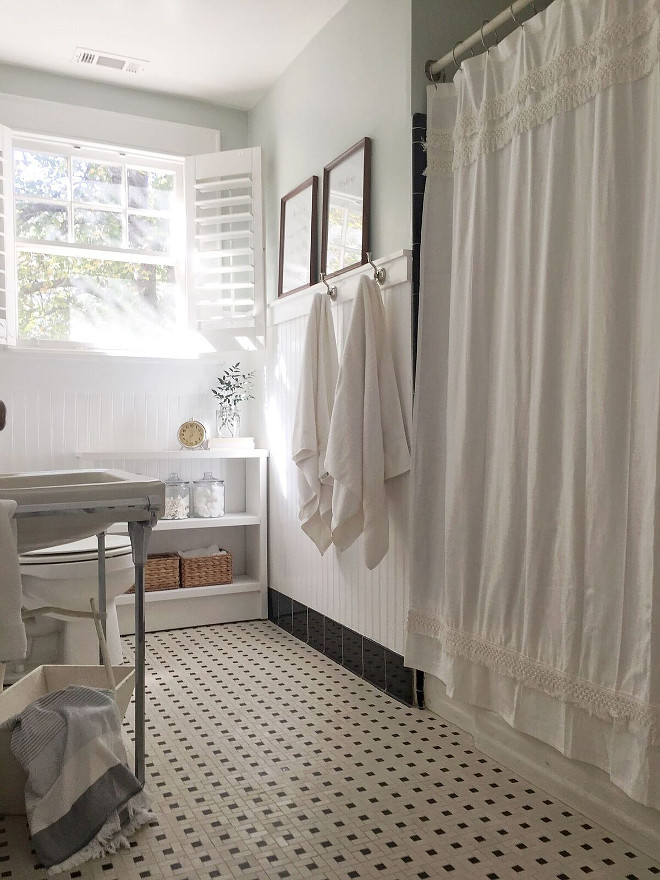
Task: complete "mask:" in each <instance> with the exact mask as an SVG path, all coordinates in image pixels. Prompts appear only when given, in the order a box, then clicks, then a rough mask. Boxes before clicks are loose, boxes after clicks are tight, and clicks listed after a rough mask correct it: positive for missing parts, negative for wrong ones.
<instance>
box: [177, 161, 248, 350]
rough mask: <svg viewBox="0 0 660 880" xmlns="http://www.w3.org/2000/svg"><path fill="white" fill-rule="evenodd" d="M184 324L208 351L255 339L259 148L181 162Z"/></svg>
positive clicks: (243, 344) (242, 346) (239, 345)
mask: <svg viewBox="0 0 660 880" xmlns="http://www.w3.org/2000/svg"><path fill="white" fill-rule="evenodd" d="M186 188H187V192H188V229H189V236H190V248H189V253H192V255H193V258H192V261H191V262H192V265H190V266H189V270H188V291H189V296H190V310H191V319H192V322H193V323H194V325H195V327H196V328H197V329H198V330H199V331H200V332H201V333H203V334H204V336H205V337H206V338H207V339H209V341H210V342H211V343H212V344H213V345H214V347H215V348H216V350H228V349H240V348H246V347H251V346H246V342H245V340H249V341H250V343H251V344H252V345H254V344H256V339H257V337H258V336H259V335H260V334H263V324H264V315H263V312H264V295H263V274H264V268H263V209H262V188H261V148H259V147H256V148H250V149H244V150H231V151H227V152H221V153H207V154H205V155H202V156H193V157H190V158H189V159H187V160H186Z"/></svg>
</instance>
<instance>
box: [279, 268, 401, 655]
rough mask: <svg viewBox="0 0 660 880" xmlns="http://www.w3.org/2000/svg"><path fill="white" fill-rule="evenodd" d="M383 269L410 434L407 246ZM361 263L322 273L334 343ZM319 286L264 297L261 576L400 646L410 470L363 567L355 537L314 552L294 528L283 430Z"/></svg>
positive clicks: (291, 474) (292, 480)
mask: <svg viewBox="0 0 660 880" xmlns="http://www.w3.org/2000/svg"><path fill="white" fill-rule="evenodd" d="M377 264H378V265H379V266H384V267H385V269H386V272H387V277H386V280H385V283H384V285H383V286H382V288H381V289H382V291H383V301H384V303H385V311H386V314H387V322H388V330H389V334H390V340H391V344H392V351H393V355H394V365H395V370H396V374H397V381H398V384H399V390H400V394H401V400H402V403H403V408H404V418H405V420H406V428H407V431H408V436H409V437H410V426H411V409H412V356H411V284H410V269H411V256H410V252H408V251H400V252H399V253H398V254H395V255H393V256H391V257H389V258H386V259H381V260H378V261H377ZM371 272H373V270H372V269H371V268H370V267H369V266H367V267H366V268H365V267H359V268H357V269H354V270H351V271H350V272H347V273H346V274H344V275H340V276H338V277H336V278H334V279H331V280H330V283H331V284H336V286H337V288H338V297H337V301H336V302H335V303H333V307H332V313H333V318H334V322H335V332H336V334H337V342H338V347H339V357H340V359H341V352H342V348H343V343H344V338H345V333H346V330H347V328H348V322H349V319H350V315H351V309H352V306H353V299H354V297H355V293H356V291H357V286H358V282H359V279H360V276H361V275H362V274H365V273H371ZM324 289H325V288H324V287H323V285H322V284H317V285H314V287H312V288H310V289H309V290H306V291H301V292H300V293H297V294H292V295H291V296H288V297H285V298H283V299H281V300H279V301H277V302H274V303H271V304H270V307H269V328H268V364H267V371H266V428H267V433H268V446H269V448H270V474H269V512H270V517H269V535H270V548H269V550H270V552H269V566H270V571H269V584H270V586H271V587H273V588H274V589H276V590H278V591H280V592H282V593H285V594H286V595H287V596H291V597H292V598H293V599H295V600H297V601H298V602H302V603H304V604H305V605H307V606H309V607H310V608H314V609H315V610H316V611H319V612H321V613H322V614H325V615H327V616H328V617H331V618H333V619H334V620H336V621H338V622H339V623H342V624H344V625H345V626H348V627H350V628H351V629H353V630H355V631H356V632H358V633H360V634H361V635H364V636H367V637H368V638H370V639H373V640H374V641H376V642H378V643H380V644H381V645H384V646H385V647H387V648H390V649H391V650H393V651H396V652H397V653H398V654H403V649H404V624H405V613H406V601H407V588H408V586H407V585H408V490H409V477H408V475H406V476H404V477H401V478H399V479H398V480H396V481H394V482H395V483H396V485H394V486H393V487H392V493H391V496H390V549H389V552H388V554H387V556H386V557H385V559H384V560H383V561H382V562H381V564H380V565H379V566H378V567H377V568H376V569H375V570H374V571H372V572H370V571H368V570H367V568H366V566H365V564H364V561H363V556H362V539H361V538H360V539H358V541H356V543H355V544H354V545H353V546H352V547H351V548H350V549H349V550H347V551H346V552H345V553H338V552H337V550H336V549H335V548H334V547H330V549H329V550H328V551H327V552H326V554H325V556H323V557H321V556H320V554H319V552H318V550H317V549H316V547H315V545H314V544H313V543H312V541H310V539H309V538H308V537H307V536H306V535H305V533H304V532H303V531H302V529H301V528H300V523H299V520H298V496H297V483H296V467H295V465H294V464H293V462H292V460H291V438H292V433H293V422H294V416H295V409H296V399H297V394H298V384H299V380H300V365H301V360H302V349H303V342H304V338H305V330H306V327H307V316H308V314H309V309H310V306H311V303H312V299H313V297H314V296H316V295H318V294H319V293H321V292H322V291H323V290H324Z"/></svg>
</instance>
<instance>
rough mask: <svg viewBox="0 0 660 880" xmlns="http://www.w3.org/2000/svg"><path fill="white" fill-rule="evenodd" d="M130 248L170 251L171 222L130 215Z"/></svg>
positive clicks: (157, 218)
mask: <svg viewBox="0 0 660 880" xmlns="http://www.w3.org/2000/svg"><path fill="white" fill-rule="evenodd" d="M128 246H129V247H130V248H136V249H139V250H142V251H158V252H166V251H168V250H169V249H170V221H169V220H165V219H163V218H161V217H143V216H142V215H140V214H129V215H128Z"/></svg>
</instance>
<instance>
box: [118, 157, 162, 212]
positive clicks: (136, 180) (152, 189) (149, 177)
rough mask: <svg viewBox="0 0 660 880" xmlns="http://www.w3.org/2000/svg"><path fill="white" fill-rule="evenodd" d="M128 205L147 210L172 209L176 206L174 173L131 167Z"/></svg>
mask: <svg viewBox="0 0 660 880" xmlns="http://www.w3.org/2000/svg"><path fill="white" fill-rule="evenodd" d="M127 174H128V207H129V208H142V209H144V210H146V211H171V210H172V208H173V207H174V175H173V174H167V173H164V172H163V173H161V172H159V171H138V170H137V169H136V168H129V169H128V171H127Z"/></svg>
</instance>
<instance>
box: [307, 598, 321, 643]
mask: <svg viewBox="0 0 660 880" xmlns="http://www.w3.org/2000/svg"><path fill="white" fill-rule="evenodd" d="M307 643H308V644H309V646H310V647H311V648H316V650H317V651H320V652H321V653H323V652H324V650H325V618H324V616H323V615H322V614H321V613H320V612H319V611H314V609H313V608H308V609H307Z"/></svg>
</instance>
